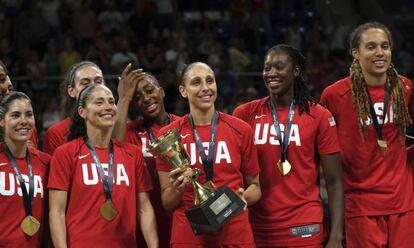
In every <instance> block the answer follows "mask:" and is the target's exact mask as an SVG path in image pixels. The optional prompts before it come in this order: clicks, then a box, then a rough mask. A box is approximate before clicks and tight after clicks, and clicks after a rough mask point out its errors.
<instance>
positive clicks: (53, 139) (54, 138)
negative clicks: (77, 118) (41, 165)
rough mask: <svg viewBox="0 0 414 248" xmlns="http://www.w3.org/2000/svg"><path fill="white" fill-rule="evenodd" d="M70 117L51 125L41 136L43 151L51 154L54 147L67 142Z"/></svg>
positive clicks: (70, 123)
mask: <svg viewBox="0 0 414 248" xmlns="http://www.w3.org/2000/svg"><path fill="white" fill-rule="evenodd" d="M70 125H72V119H71V118H69V117H68V118H66V119H63V120H61V121H59V122H58V123H56V124H54V125H53V126H51V127H50V128H49V129H48V130H47V131H46V133H45V137H44V138H43V151H44V152H46V153H49V154H50V155H52V154H53V152H54V151H55V149H56V148H58V147H59V146H60V145H62V144H64V143H66V142H67V138H68V134H69V129H70Z"/></svg>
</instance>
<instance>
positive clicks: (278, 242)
mask: <svg viewBox="0 0 414 248" xmlns="http://www.w3.org/2000/svg"><path fill="white" fill-rule="evenodd" d="M319 226H320V232H319V233H315V234H312V235H311V236H303V237H302V236H292V235H291V234H290V228H289V227H288V228H282V229H272V230H268V229H267V230H266V229H260V231H259V230H255V233H254V238H255V241H256V247H257V248H260V247H263V248H265V247H266V248H270V247H272V248H273V247H276V248H288V247H295V248H300V247H303V248H304V247H306V248H322V247H323V243H324V241H325V238H326V232H325V228H324V226H323V223H319ZM269 238H270V239H269ZM258 240H260V242H258Z"/></svg>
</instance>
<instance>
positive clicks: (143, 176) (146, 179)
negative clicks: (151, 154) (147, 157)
mask: <svg viewBox="0 0 414 248" xmlns="http://www.w3.org/2000/svg"><path fill="white" fill-rule="evenodd" d="M133 149H134V150H135V152H134V154H135V155H134V156H135V158H136V159H135V173H136V175H135V176H136V190H137V192H138V193H140V192H148V191H150V190H152V183H151V177H150V174H149V172H148V170H147V169H146V167H145V163H144V158H143V156H142V153H141V152H140V151H141V149H140V148H139V147H137V146H133Z"/></svg>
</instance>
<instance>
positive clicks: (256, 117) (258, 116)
mask: <svg viewBox="0 0 414 248" xmlns="http://www.w3.org/2000/svg"><path fill="white" fill-rule="evenodd" d="M264 116H266V115H256V116H255V117H254V118H255V119H260V118H262V117H264Z"/></svg>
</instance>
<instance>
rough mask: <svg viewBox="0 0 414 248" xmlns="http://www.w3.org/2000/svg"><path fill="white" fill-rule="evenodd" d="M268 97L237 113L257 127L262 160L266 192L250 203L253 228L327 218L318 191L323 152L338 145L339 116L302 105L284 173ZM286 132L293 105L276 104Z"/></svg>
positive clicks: (265, 227) (319, 220)
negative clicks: (336, 118) (306, 110)
mask: <svg viewBox="0 0 414 248" xmlns="http://www.w3.org/2000/svg"><path fill="white" fill-rule="evenodd" d="M269 104H270V97H265V98H262V99H258V100H254V101H251V102H248V103H245V104H243V105H240V106H239V107H237V108H236V109H235V110H234V113H233V115H234V116H236V117H239V118H240V119H242V120H244V121H246V122H247V123H249V124H250V126H251V127H252V128H253V131H254V143H255V144H256V147H257V150H258V155H259V164H260V170H261V173H260V185H261V188H262V198H261V199H260V201H259V202H258V203H257V204H255V205H253V206H252V207H251V209H250V211H251V212H250V220H251V222H252V227H253V229H254V230H255V229H275V228H276V229H280V228H286V227H290V226H299V225H302V224H309V223H320V222H322V219H323V208H322V202H321V198H320V195H319V155H325V154H332V153H337V152H339V151H340V149H339V144H338V140H337V136H336V129H335V121H334V120H333V118H332V116H331V114H330V113H329V111H328V110H326V109H325V108H323V107H322V106H320V105H311V104H309V107H310V114H306V113H303V114H301V115H299V110H298V107H296V108H295V115H294V117H293V120H292V126H291V131H290V139H289V145H288V148H287V158H286V159H287V160H288V161H289V163H290V164H291V166H292V169H291V171H290V172H289V174H287V175H285V176H283V175H282V174H281V173H280V171H279V169H278V167H277V162H278V161H279V160H280V158H281V146H280V144H279V140H278V137H277V136H276V131H275V128H274V124H273V118H272V112H271V110H270V105H269ZM276 110H277V118H278V121H279V123H280V125H279V126H280V130H281V132H282V135H283V137H285V136H284V135H285V134H284V130H285V124H286V122H287V118H288V112H289V107H286V108H279V107H277V108H276Z"/></svg>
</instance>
